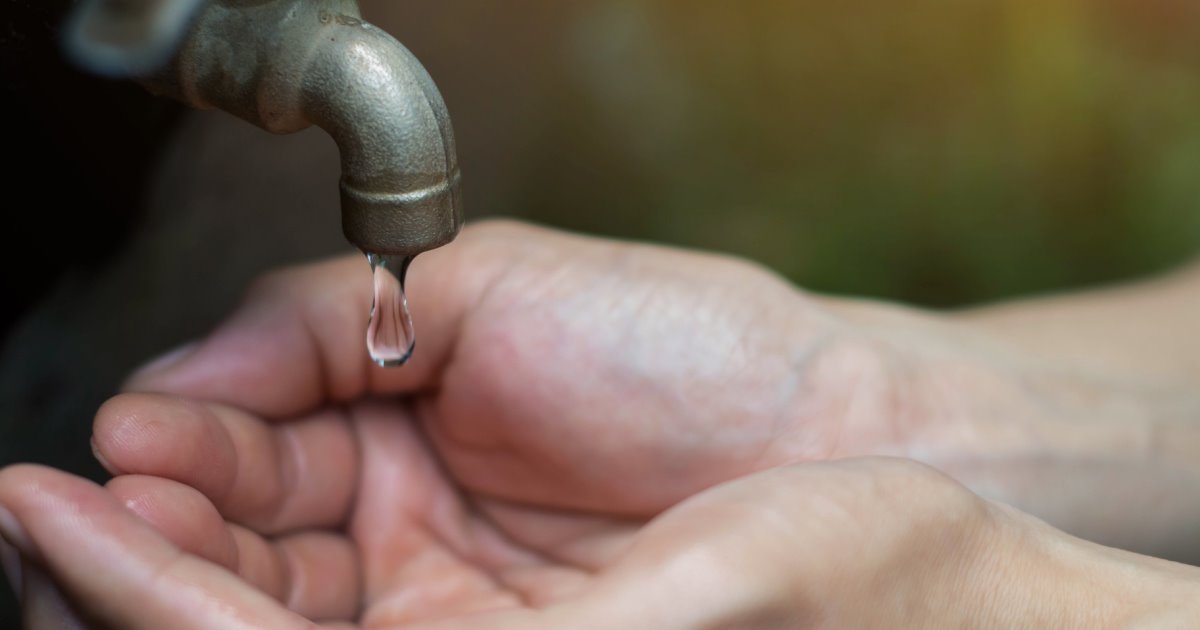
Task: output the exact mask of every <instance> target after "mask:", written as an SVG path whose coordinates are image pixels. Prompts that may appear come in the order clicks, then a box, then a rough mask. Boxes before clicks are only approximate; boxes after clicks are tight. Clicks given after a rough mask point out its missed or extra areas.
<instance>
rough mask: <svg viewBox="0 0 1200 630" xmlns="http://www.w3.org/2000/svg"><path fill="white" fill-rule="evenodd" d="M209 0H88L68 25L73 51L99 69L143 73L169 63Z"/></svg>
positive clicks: (66, 37)
mask: <svg viewBox="0 0 1200 630" xmlns="http://www.w3.org/2000/svg"><path fill="white" fill-rule="evenodd" d="M206 3H207V0H84V1H83V2H82V3H80V6H79V8H78V9H76V10H75V12H74V13H73V14H72V15H71V16H70V18H68V20H67V23H66V24H65V26H64V33H63V35H64V37H63V45H64V47H65V49H66V53H67V56H68V57H70V58H71V59H72V60H73V61H74V62H75V63H77V64H79V65H80V66H83V67H84V68H85V69H87V70H90V71H92V72H94V73H96V74H101V75H105V76H109V77H141V76H148V75H150V74H153V73H155V72H156V71H158V70H160V69H162V68H163V67H164V66H166V65H167V64H168V63H169V62H170V61H171V58H172V57H173V56H174V54H175V52H176V50H178V48H179V46H180V45H181V44H182V43H183V40H184V37H185V36H186V35H187V32H188V29H189V28H190V26H191V24H192V20H193V18H194V17H195V16H196V13H197V12H198V11H199V10H200V9H201V8H203V7H204V5H205V4H206Z"/></svg>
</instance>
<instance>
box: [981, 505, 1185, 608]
mask: <svg viewBox="0 0 1200 630" xmlns="http://www.w3.org/2000/svg"><path fill="white" fill-rule="evenodd" d="M992 512H993V514H994V516H993V518H992V519H991V525H990V527H988V528H986V529H984V530H981V537H980V538H979V540H978V541H977V545H978V546H977V548H976V552H975V553H974V554H973V555H971V556H968V559H967V561H966V566H965V567H964V572H963V576H962V578H961V579H962V582H963V583H964V584H970V585H974V587H973V588H972V589H971V590H972V591H974V592H973V594H972V595H971V597H973V598H974V599H975V601H978V602H982V607H981V608H980V610H981V616H980V617H979V619H981V620H984V623H982V624H981V625H984V626H996V627H1017V626H1020V627H1080V628H1084V627H1087V628H1096V627H1163V626H1164V625H1165V626H1168V627H1176V626H1177V625H1179V624H1183V625H1188V624H1193V623H1195V622H1196V620H1197V619H1200V569H1197V568H1196V567H1190V566H1186V565H1182V564H1176V563H1173V562H1168V561H1165V560H1159V559H1157V558H1150V557H1147V556H1141V555H1137V554H1134V553H1130V552H1126V551H1121V550H1118V549H1113V548H1109V547H1104V546H1101V545H1097V544H1094V543H1090V542H1087V541H1084V540H1081V539H1079V538H1075V537H1072V536H1069V535H1067V534H1065V533H1063V532H1061V531H1059V530H1056V529H1054V528H1052V527H1050V526H1049V525H1047V524H1046V523H1044V522H1042V521H1040V520H1038V519H1036V518H1033V517H1031V516H1029V515H1027V514H1024V513H1021V512H1019V511H1017V510H1015V509H1013V508H1010V507H1007V506H1003V505H999V504H992ZM989 591H990V592H989Z"/></svg>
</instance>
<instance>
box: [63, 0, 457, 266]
mask: <svg viewBox="0 0 1200 630" xmlns="http://www.w3.org/2000/svg"><path fill="white" fill-rule="evenodd" d="M64 45H65V46H66V51H67V53H68V55H69V56H70V57H72V58H74V59H75V60H76V61H77V62H78V63H80V64H82V65H83V66H85V67H86V68H88V69H90V70H92V71H94V72H97V73H99V74H104V75H108V76H113V77H128V78H134V79H136V80H138V81H139V82H141V83H142V84H143V85H144V86H145V87H146V88H147V89H149V90H150V91H151V92H153V93H155V94H159V95H164V96H169V97H173V98H176V99H179V100H181V101H183V102H184V103H186V104H188V105H191V106H193V107H197V108H201V109H209V108H217V109H222V110H225V111H227V112H229V113H231V114H233V115H235V116H238V117H239V118H242V119H244V120H246V121H249V122H251V123H253V124H255V125H258V126H259V127H262V128H263V129H266V130H267V131H271V132H274V133H291V132H294V131H299V130H301V129H304V128H306V127H308V126H309V125H317V126H318V127H321V128H322V129H324V130H325V131H326V132H328V133H329V135H330V136H332V137H333V139H334V141H335V142H336V143H337V146H338V149H339V151H340V153H341V166H342V176H341V206H342V231H343V232H344V233H345V236H346V238H347V240H349V241H350V243H352V244H353V245H355V246H356V247H358V248H359V249H361V250H362V251H364V252H367V253H368V254H378V255H388V256H404V257H411V256H415V255H416V254H419V253H421V252H423V251H427V250H430V249H433V248H435V247H439V246H441V245H445V244H446V243H449V242H450V241H452V240H453V239H454V237H455V236H456V235H457V234H458V231H459V229H460V228H461V226H462V222H463V219H462V199H461V192H460V186H459V180H460V178H461V175H460V173H459V167H458V157H457V155H456V151H455V145H454V132H453V130H452V129H451V126H450V117H449V114H448V113H447V111H446V104H445V102H443V100H442V97H441V94H439V93H438V90H437V87H436V86H434V83H433V80H432V79H431V78H430V77H429V74H428V73H427V72H426V71H425V69H424V68H423V67H422V66H421V64H420V63H419V62H418V61H417V59H416V57H414V56H413V54H412V53H410V52H409V51H408V49H406V48H404V46H402V45H401V44H400V43H399V42H397V41H396V40H395V39H393V38H392V37H391V36H390V35H388V34H387V33H385V32H384V31H382V30H380V29H379V28H377V27H375V26H372V25H371V24H368V23H367V22H364V21H363V20H362V14H361V13H360V11H359V8H358V3H357V2H356V0H85V1H84V2H83V3H82V4H81V5H80V7H79V8H78V9H76V11H75V13H74V14H73V15H72V16H71V18H70V19H69V20H68V22H67V23H66V25H65V28H64Z"/></svg>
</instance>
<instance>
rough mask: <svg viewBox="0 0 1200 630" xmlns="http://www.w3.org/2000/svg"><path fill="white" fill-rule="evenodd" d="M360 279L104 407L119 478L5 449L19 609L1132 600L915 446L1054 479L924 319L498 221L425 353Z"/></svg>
mask: <svg viewBox="0 0 1200 630" xmlns="http://www.w3.org/2000/svg"><path fill="white" fill-rule="evenodd" d="M369 295H370V274H369V273H368V271H367V268H366V263H365V262H364V261H363V260H362V259H361V257H347V258H345V259H340V260H335V261H332V262H326V263H320V264H314V265H310V266H305V267H299V268H294V269H289V270H285V271H282V272H277V273H274V274H271V275H269V276H267V277H265V278H264V279H262V280H261V281H260V282H258V283H257V284H255V285H254V286H253V287H252V289H251V290H250V292H249V294H248V297H247V299H246V301H245V303H244V304H243V306H242V307H241V308H240V309H239V310H238V311H237V312H236V314H235V315H233V316H232V317H231V318H230V319H229V320H228V321H227V322H226V323H225V324H224V325H223V326H221V327H220V328H219V329H218V330H217V331H216V332H215V333H213V334H212V335H211V336H210V337H208V338H207V339H205V340H203V341H201V342H198V343H196V344H193V345H191V346H188V347H186V348H184V349H182V350H179V351H177V352H175V353H172V354H170V355H168V356H166V357H164V358H162V359H160V360H158V361H156V362H154V363H152V364H150V365H149V366H147V367H145V368H143V369H142V370H141V371H139V372H138V373H137V374H136V375H134V376H133V377H132V378H131V379H130V381H129V382H128V383H127V386H126V391H127V392H128V393H125V394H122V395H120V396H118V397H116V398H114V399H113V400H111V401H109V402H108V403H106V404H105V405H104V406H103V407H102V408H101V409H100V410H99V412H98V414H97V416H96V420H95V428H94V437H93V442H94V444H93V445H94V449H95V452H96V456H97V457H98V458H99V459H100V461H101V462H102V464H103V465H104V466H105V468H107V469H108V470H109V471H110V472H111V473H112V474H113V475H114V478H113V479H112V480H111V481H109V482H108V484H107V485H105V486H104V487H98V486H96V485H94V484H92V483H90V482H88V481H85V480H82V479H79V478H76V477H72V476H70V475H67V474H65V473H62V472H58V471H54V470H51V469H47V468H43V467H37V466H29V465H22V466H12V467H9V468H7V469H5V470H3V471H2V472H0V506H3V509H0V531H2V533H3V536H4V539H5V540H6V541H7V543H8V544H9V545H11V546H5V548H4V551H5V560H6V562H5V567H6V569H7V572H8V575H9V578H10V580H12V581H13V582H14V584H15V586H16V588H17V590H18V591H19V596H20V599H21V602H22V607H23V611H24V616H25V623H26V625H27V627H30V628H71V627H92V626H93V625H95V626H96V627H120V628H135V629H138V628H146V629H151V628H154V629H157V628H203V629H213V630H216V629H222V630H224V629H232V628H282V629H286V628H304V627H310V626H311V625H312V624H313V623H316V624H319V625H320V626H321V627H335V628H342V627H357V626H364V627H373V628H379V627H386V628H422V629H424V628H437V629H446V630H449V629H457V628H472V629H480V630H489V629H497V630H499V629H510V628H511V629H516V628H533V629H537V628H555V629H560V628H584V629H586V628H605V629H607V628H656V629H671V628H797V627H810V626H811V627H817V626H821V627H870V626H877V627H900V626H929V625H934V624H945V625H955V626H964V625H979V626H996V625H1003V624H1005V623H1016V624H1026V623H1030V622H1033V623H1045V624H1053V623H1056V622H1058V621H1064V620H1066V619H1073V620H1077V619H1078V618H1076V617H1068V615H1069V614H1071V611H1072V610H1077V609H1079V608H1082V609H1085V610H1087V611H1088V612H1089V614H1096V615H1103V614H1105V611H1108V610H1109V607H1111V606H1114V605H1116V604H1115V603H1114V602H1116V601H1117V600H1119V599H1120V598H1119V597H1115V598H1114V597H1113V596H1112V593H1111V592H1109V591H1107V590H1105V589H1102V588H1097V587H1096V584H1098V583H1101V580H1100V578H1096V579H1095V580H1092V583H1091V584H1090V585H1084V586H1086V588H1082V587H1081V588H1079V589H1074V588H1070V587H1064V584H1063V582H1064V580H1063V576H1064V575H1071V571H1075V570H1078V571H1083V572H1093V573H1095V574H1102V573H1104V572H1106V571H1109V568H1108V567H1109V565H1110V564H1112V565H1121V563H1123V562H1124V563H1126V564H1128V563H1129V562H1131V561H1130V560H1128V559H1126V558H1123V557H1120V556H1119V554H1120V553H1122V552H1116V551H1115V550H1109V549H1107V548H1102V547H1099V546H1098V545H1093V544H1091V543H1085V542H1083V541H1081V540H1078V539H1075V538H1072V537H1070V536H1068V535H1066V534H1064V533H1062V532H1060V531H1058V530H1056V529H1054V528H1052V527H1050V526H1048V525H1046V524H1044V523H1043V522H1041V521H1039V520H1036V519H1034V518H1032V517H1030V516H1027V515H1025V514H1023V513H1021V512H1018V511H1017V510H1015V509H1013V508H1010V507H1007V506H1004V505H1001V504H999V503H993V502H991V501H989V500H985V499H983V498H981V497H980V496H978V495H976V494H975V493H973V492H972V491H970V490H968V489H967V487H965V486H964V485H962V484H960V483H959V481H956V480H955V479H954V478H953V477H952V476H949V475H947V474H945V473H943V472H939V470H938V469H935V468H934V467H931V466H929V465H927V463H932V464H934V465H937V466H938V467H939V468H941V469H942V470H946V471H948V472H951V474H952V475H953V474H954V472H953V471H955V470H958V471H962V473H963V476H969V475H970V474H972V471H974V473H976V474H978V472H979V470H980V469H981V468H983V469H986V471H985V473H984V474H980V475H979V476H978V477H977V478H978V479H986V480H989V484H990V485H989V487H992V488H994V489H996V492H997V493H998V494H1001V495H1003V494H1004V492H1006V491H1007V490H1012V493H1013V496H1012V497H1011V499H1012V502H1014V503H1020V502H1021V501H1023V500H1027V501H1030V502H1032V503H1034V504H1043V503H1045V504H1048V503H1050V502H1049V501H1040V500H1039V499H1038V498H1037V497H1032V498H1031V496H1030V494H1029V493H1036V491H1037V489H1036V487H1035V488H1034V489H1032V490H1031V489H1030V487H1031V485H1032V486H1036V484H1029V483H1016V482H1014V483H1013V484H1010V485H1006V484H1005V482H1004V479H1005V470H1006V468H1005V466H1009V465H1010V464H1008V463H1007V462H1009V461H1010V460H1011V461H1014V462H1016V461H1020V460H1021V457H1023V456H1025V455H1028V454H1030V453H1034V452H1037V450H1038V449H1039V448H1042V447H1043V446H1044V444H1042V442H1044V440H1045V439H1047V438H1046V436H1045V434H1044V433H1039V430H1038V429H1036V424H1037V423H1038V422H1040V419H1039V418H1038V413H1035V411H1034V410H1035V408H1036V406H1035V405H1034V404H1032V403H1025V402H1022V400H1023V398H1022V397H1023V396H1024V397H1028V396H1030V395H1032V394H1031V393H1030V392H1031V391H1032V390H1033V389H1036V388H1031V387H1030V386H1029V383H1028V374H1026V373H1024V372H1022V369H1023V368H1022V366H1023V365H1024V363H1022V360H1021V359H1020V357H1019V356H1018V355H1017V354H1016V353H1012V354H1011V356H1010V354H1009V353H1007V351H1006V350H1005V349H1004V348H1003V347H1000V346H998V345H994V344H991V343H990V342H989V341H988V340H986V339H982V338H976V337H973V336H972V335H971V334H970V333H969V331H966V330H960V328H958V327H956V326H955V325H953V324H950V323H948V322H944V321H942V320H941V319H939V318H937V317H935V316H930V315H923V314H920V313H917V312H912V311H908V310H905V309H902V308H899V307H893V306H887V305H873V304H867V303H860V302H852V301H846V300H834V299H828V298H818V297H815V296H811V295H807V294H804V293H802V292H799V291H797V290H796V289H795V288H793V287H791V286H789V285H788V284H787V283H785V282H783V281H782V280H780V279H779V278H777V277H775V276H773V275H772V274H770V273H769V272H766V271H764V270H762V269H759V268H757V267H755V266H753V265H750V264H747V263H744V262H740V261H737V260H733V259H729V258H724V257H719V256H711V255H701V254H694V253H685V252H679V251H675V250H669V249H663V248H657V247H651V246H641V245H628V244H618V243H613V242H608V241H603V240H598V239H589V238H584V237H577V236H568V235H564V234H559V233H555V232H551V231H547V230H543V229H538V228H532V227H526V226H521V225H517V224H510V223H492V224H484V225H482V226H478V227H473V228H469V229H468V230H466V231H465V232H464V234H463V235H462V236H461V238H460V240H459V241H458V242H456V243H455V244H453V245H452V246H449V247H446V248H443V249H441V250H438V251H435V252H431V253H429V254H426V255H424V256H422V257H421V258H420V259H418V260H417V262H416V263H415V264H414V265H413V269H412V273H411V274H410V276H409V298H410V303H411V305H412V308H413V310H414V313H415V319H416V322H417V326H418V335H419V336H418V344H417V351H416V354H415V357H414V358H413V360H412V361H411V363H410V364H409V365H407V366H405V367H403V368H400V369H381V368H378V367H376V366H374V365H373V364H372V363H371V361H370V360H369V358H368V356H367V355H366V350H365V344H364V343H363V333H364V328H365V325H366V322H367V318H368V311H369V307H370V302H369ZM1035 393H1036V392H1035ZM997 408H999V409H1000V410H1001V411H1000V412H997V411H996V410H997ZM1035 439H1036V441H1038V442H1039V444H1038V445H1034V444H1033V442H1034V441H1035ZM1009 455H1012V457H1008V456H1009ZM880 456H882V457H880ZM915 459H920V460H923V461H925V462H927V463H926V464H923V463H918V462H917V461H914V460H915ZM954 476H955V477H958V476H959V475H954ZM1018 477H1019V475H1013V478H1014V479H1015V478H1018ZM997 480H999V481H997ZM1018 486H1019V488H1018ZM1078 494H1079V496H1082V497H1089V498H1076V499H1073V498H1071V497H1063V498H1062V502H1063V503H1065V504H1066V506H1067V508H1069V509H1067V508H1064V510H1063V513H1065V514H1078V515H1080V516H1079V518H1081V519H1086V518H1087V515H1088V514H1089V511H1088V510H1089V507H1088V506H1089V505H1090V504H1088V501H1092V500H1093V499H1092V498H1090V496H1089V493H1087V492H1080V493H1078ZM1097 509H1104V508H1097ZM1057 524H1059V525H1063V526H1067V527H1069V526H1070V525H1071V523H1069V522H1068V523H1061V522H1060V523H1057ZM1130 555H1132V554H1130ZM1106 563H1108V564H1106ZM1120 570H1122V567H1121V566H1116V568H1114V569H1112V572H1113V573H1119V572H1120ZM1167 571H1168V572H1169V569H1168V570H1167ZM1122 588H1132V590H1133V591H1135V592H1136V591H1138V590H1139V589H1142V590H1145V589H1151V590H1152V589H1154V588H1155V582H1154V581H1153V580H1151V579H1146V580H1142V581H1141V582H1138V583H1137V585H1135V586H1134V587H1127V586H1123V587H1122ZM1049 592H1054V593H1056V595H1055V599H1054V602H1053V603H1051V604H1048V603H1047V602H1046V601H1044V597H1045V595H1046V594H1047V593H1049ZM1123 593H1124V594H1125V595H1128V594H1129V591H1123ZM1073 607H1074V608H1073ZM1100 618H1103V617H1100Z"/></svg>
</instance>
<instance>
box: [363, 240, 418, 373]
mask: <svg viewBox="0 0 1200 630" xmlns="http://www.w3.org/2000/svg"><path fill="white" fill-rule="evenodd" d="M367 260H368V261H370V263H371V273H372V274H373V275H374V278H375V301H374V302H373V303H372V305H371V322H370V323H369V324H367V351H368V352H370V353H371V360H372V361H374V362H375V363H377V364H379V365H380V366H382V367H399V366H401V365H404V364H405V363H407V362H408V360H409V358H411V357H412V353H413V348H414V347H415V346H416V344H417V339H416V337H415V336H414V335H413V323H412V314H411V313H409V312H408V298H406V297H405V295H404V277H405V275H407V274H408V265H409V264H410V263H412V260H413V257H412V256H388V255H383V254H367Z"/></svg>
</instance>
